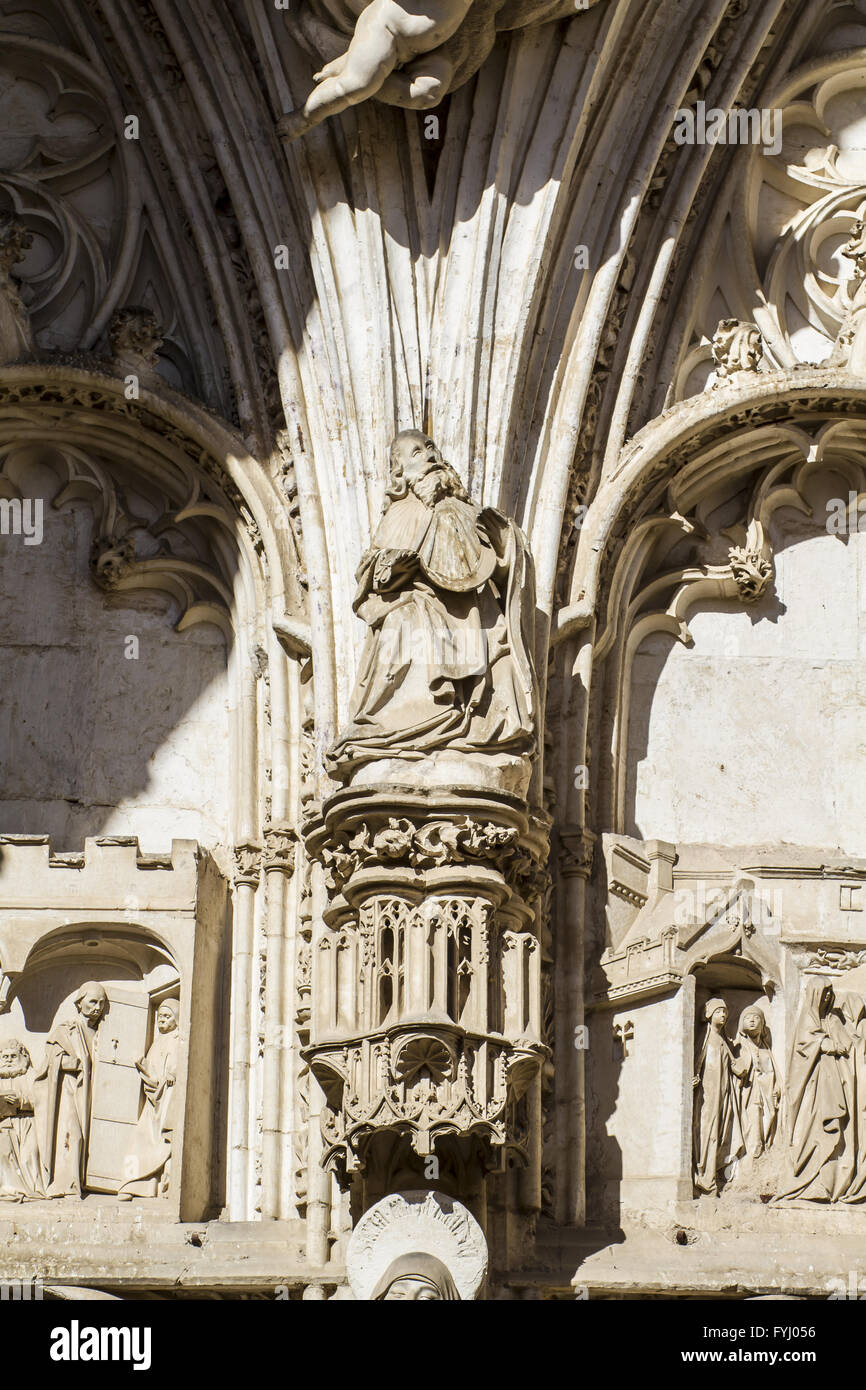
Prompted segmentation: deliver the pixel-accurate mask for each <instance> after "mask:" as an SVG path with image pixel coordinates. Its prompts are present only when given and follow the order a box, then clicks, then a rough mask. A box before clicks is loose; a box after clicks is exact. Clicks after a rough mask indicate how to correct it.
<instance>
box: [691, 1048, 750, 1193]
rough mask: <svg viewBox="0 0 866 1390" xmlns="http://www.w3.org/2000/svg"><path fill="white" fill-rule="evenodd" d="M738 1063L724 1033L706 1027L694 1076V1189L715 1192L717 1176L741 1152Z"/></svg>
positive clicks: (742, 1147)
mask: <svg viewBox="0 0 866 1390" xmlns="http://www.w3.org/2000/svg"><path fill="white" fill-rule="evenodd" d="M739 1067H740V1063H739V1062H738V1060H737V1059H736V1058H735V1057H734V1054H733V1052H732V1051H731V1047H730V1044H729V1042H728V1040H727V1038H726V1037H725V1035H724V1033H719V1032H718V1031H717V1030H716V1029H715V1028H713V1026H712V1024H709V1025H708V1026H707V1031H706V1036H705V1037H704V1041H703V1045H702V1047H701V1051H700V1055H699V1057H698V1062H697V1066H696V1068H695V1075H696V1076H698V1077H699V1078H700V1084H699V1086H698V1087H697V1092H696V1095H695V1110H694V1115H695V1121H694V1155H695V1187H696V1188H697V1189H698V1191H699V1192H718V1190H719V1175H720V1174H721V1173H723V1172H724V1169H725V1168H727V1167H728V1166H729V1164H731V1163H732V1162H733V1161H734V1159H735V1158H739V1156H740V1155H741V1154H742V1153H743V1152H744V1144H743V1131H742V1127H741V1124H740V1113H739V1106H738V1104H737V1095H736V1092H735V1089H734V1076H735V1075H736V1073H737V1071H738V1070H739Z"/></svg>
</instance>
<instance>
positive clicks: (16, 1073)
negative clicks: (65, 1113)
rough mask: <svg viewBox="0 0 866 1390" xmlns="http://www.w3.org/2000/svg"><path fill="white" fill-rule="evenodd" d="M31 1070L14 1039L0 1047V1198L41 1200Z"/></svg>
mask: <svg viewBox="0 0 866 1390" xmlns="http://www.w3.org/2000/svg"><path fill="white" fill-rule="evenodd" d="M34 1104H35V1101H34V1094H33V1066H32V1063H31V1061H30V1053H29V1052H28V1051H27V1048H26V1047H25V1046H24V1045H23V1043H20V1042H19V1041H18V1040H17V1039H15V1038H13V1039H10V1041H8V1042H4V1043H3V1044H2V1045H0V1198H2V1199H3V1200H4V1201H13V1202H21V1201H27V1200H34V1199H37V1198H39V1197H44V1196H45V1188H44V1186H43V1182H42V1171H41V1168H40V1163H39V1147H38V1144H37V1141H36V1121H35V1119H34V1115H33V1110H34Z"/></svg>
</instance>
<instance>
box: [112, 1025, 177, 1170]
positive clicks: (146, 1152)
mask: <svg viewBox="0 0 866 1390" xmlns="http://www.w3.org/2000/svg"><path fill="white" fill-rule="evenodd" d="M178 1050H179V1039H178V1033H177V1029H176V1028H175V1029H172V1031H171V1032H170V1033H157V1035H156V1037H155V1038H154V1040H153V1043H152V1044H151V1047H150V1049H149V1050H148V1053H147V1056H146V1057H145V1059H144V1061H145V1066H146V1068H147V1070H146V1073H145V1074H143V1075H142V1078H141V1088H142V1091H143V1092H144V1100H145V1103H144V1108H143V1110H142V1112H141V1115H140V1116H139V1119H138V1124H137V1125H136V1127H135V1131H134V1133H133V1137H132V1144H131V1146H130V1152H129V1156H128V1165H127V1174H128V1176H127V1180H126V1181H125V1182H124V1183H123V1186H122V1187H121V1188H120V1189H119V1192H120V1193H121V1194H125V1195H128V1196H134V1197H155V1196H156V1195H157V1191H158V1188H159V1185H160V1183H159V1179H160V1178H161V1177H162V1179H163V1180H165V1178H166V1177H167V1167H168V1163H169V1160H170V1158H171V1145H172V1137H173V1133H174V1126H175V1113H174V1112H175V1081H176V1079H177V1064H178Z"/></svg>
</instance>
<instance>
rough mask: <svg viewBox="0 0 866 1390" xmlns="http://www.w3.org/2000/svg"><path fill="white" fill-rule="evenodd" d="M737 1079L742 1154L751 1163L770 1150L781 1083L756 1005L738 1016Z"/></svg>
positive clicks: (763, 1022)
mask: <svg viewBox="0 0 866 1390" xmlns="http://www.w3.org/2000/svg"><path fill="white" fill-rule="evenodd" d="M736 1042H737V1044H738V1051H737V1079H738V1086H739V1110H740V1122H741V1125H742V1131H743V1145H744V1147H745V1156H744V1160H743V1163H744V1164H745V1165H749V1166H750V1165H751V1164H752V1163H754V1161H755V1159H757V1158H760V1157H761V1155H762V1154H764V1153H765V1152H766V1151H767V1149H769V1147H770V1145H771V1144H772V1142H773V1140H774V1138H775V1137H776V1129H777V1126H778V1119H779V1103H780V1101H781V1085H780V1081H779V1075H778V1072H777V1070H776V1063H775V1061H774V1059H773V1054H772V1052H771V1051H770V1044H769V1039H768V1037H767V1020H766V1019H765V1017H764V1014H763V1012H762V1010H761V1009H759V1008H758V1006H757V1004H750V1005H749V1006H748V1008H746V1009H744V1010H743V1012H742V1014H741V1015H740V1025H739V1029H738V1031H737V1037H736Z"/></svg>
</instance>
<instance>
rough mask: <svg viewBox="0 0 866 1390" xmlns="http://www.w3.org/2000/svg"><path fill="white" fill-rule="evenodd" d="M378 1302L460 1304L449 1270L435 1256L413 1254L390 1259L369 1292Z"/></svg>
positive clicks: (415, 1252)
mask: <svg viewBox="0 0 866 1390" xmlns="http://www.w3.org/2000/svg"><path fill="white" fill-rule="evenodd" d="M373 1300H374V1302H378V1303H390V1302H403V1303H409V1302H415V1303H447V1302H460V1294H459V1293H458V1292H457V1286H456V1285H455V1283H454V1280H453V1279H452V1277H451V1273H450V1270H448V1268H447V1267H446V1266H445V1265H444V1264H443V1263H442V1261H441V1260H437V1258H436V1256H435V1255H428V1254H425V1253H423V1252H421V1251H413V1252H411V1253H410V1254H408V1255H401V1256H400V1257H399V1258H398V1259H396V1260H392V1262H391V1264H390V1265H389V1266H388V1268H387V1269H386V1270H385V1273H384V1274H383V1275H382V1278H381V1279H380V1280H379V1282H378V1284H377V1285H376V1287H375V1289H374V1290H373Z"/></svg>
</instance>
